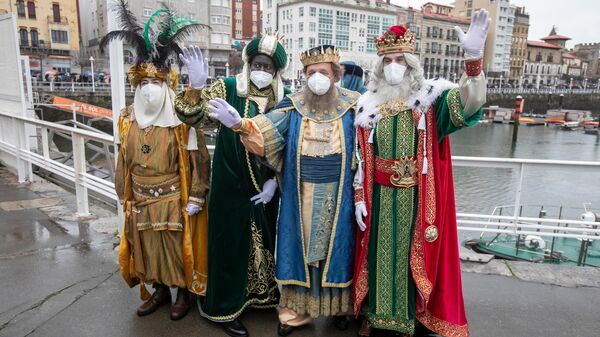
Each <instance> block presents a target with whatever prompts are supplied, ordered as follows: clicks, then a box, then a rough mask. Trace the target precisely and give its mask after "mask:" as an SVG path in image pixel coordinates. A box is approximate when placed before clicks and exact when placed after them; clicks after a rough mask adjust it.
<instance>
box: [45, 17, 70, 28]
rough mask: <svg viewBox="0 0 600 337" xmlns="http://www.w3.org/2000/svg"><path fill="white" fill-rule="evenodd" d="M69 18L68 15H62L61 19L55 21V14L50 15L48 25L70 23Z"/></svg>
mask: <svg viewBox="0 0 600 337" xmlns="http://www.w3.org/2000/svg"><path fill="white" fill-rule="evenodd" d="M68 24H69V20H68V19H67V17H66V16H61V17H60V21H54V15H48V25H61V26H64V25H68Z"/></svg>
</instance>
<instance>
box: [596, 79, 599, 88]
mask: <svg viewBox="0 0 600 337" xmlns="http://www.w3.org/2000/svg"><path fill="white" fill-rule="evenodd" d="M596 90H600V78H599V79H598V85H597V86H596Z"/></svg>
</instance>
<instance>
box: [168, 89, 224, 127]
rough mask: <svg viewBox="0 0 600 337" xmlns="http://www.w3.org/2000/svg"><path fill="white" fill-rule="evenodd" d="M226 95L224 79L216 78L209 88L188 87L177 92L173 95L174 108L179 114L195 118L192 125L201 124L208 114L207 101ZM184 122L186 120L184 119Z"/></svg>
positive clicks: (197, 125) (198, 125)
mask: <svg viewBox="0 0 600 337" xmlns="http://www.w3.org/2000/svg"><path fill="white" fill-rule="evenodd" d="M217 97H218V98H223V99H225V98H226V97H227V88H226V86H225V81H223V80H218V81H217V82H215V83H214V84H213V85H211V86H210V87H209V88H202V89H194V88H192V87H188V88H187V89H186V90H183V91H182V92H180V93H178V94H177V96H176V97H175V102H174V106H175V110H177V113H178V114H179V115H180V116H183V117H184V119H185V117H189V118H195V120H194V123H193V124H194V126H195V127H200V126H202V122H203V121H204V120H205V116H207V115H208V113H207V111H208V101H210V100H211V99H215V98H217ZM184 122H187V121H186V120H184Z"/></svg>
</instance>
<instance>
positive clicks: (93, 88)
mask: <svg viewBox="0 0 600 337" xmlns="http://www.w3.org/2000/svg"><path fill="white" fill-rule="evenodd" d="M90 63H91V64H92V92H96V82H95V80H94V57H93V56H90Z"/></svg>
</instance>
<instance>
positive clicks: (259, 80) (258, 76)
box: [250, 70, 273, 89]
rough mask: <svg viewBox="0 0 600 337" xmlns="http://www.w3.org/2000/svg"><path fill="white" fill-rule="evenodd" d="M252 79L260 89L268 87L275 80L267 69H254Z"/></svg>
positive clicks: (251, 74)
mask: <svg viewBox="0 0 600 337" xmlns="http://www.w3.org/2000/svg"><path fill="white" fill-rule="evenodd" d="M250 81H252V83H254V85H255V86H256V87H257V88H258V89H262V88H266V87H268V86H269V85H270V84H271V83H272V82H273V75H272V74H269V73H268V72H266V71H262V70H254V71H252V72H251V73H250Z"/></svg>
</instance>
